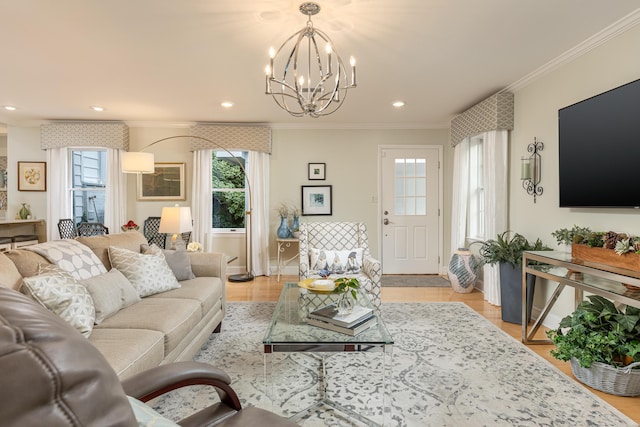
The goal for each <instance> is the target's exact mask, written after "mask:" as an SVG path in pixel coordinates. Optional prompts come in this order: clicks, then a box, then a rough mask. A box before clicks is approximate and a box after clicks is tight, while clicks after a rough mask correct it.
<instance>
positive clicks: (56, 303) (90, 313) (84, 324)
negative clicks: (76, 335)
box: [20, 264, 96, 337]
mask: <svg viewBox="0 0 640 427" xmlns="http://www.w3.org/2000/svg"><path fill="white" fill-rule="evenodd" d="M20 291H21V292H23V293H25V294H27V295H29V296H30V297H31V298H33V299H34V300H35V301H37V302H38V303H39V304H41V305H42V306H43V307H46V308H48V309H49V310H51V311H52V312H53V313H55V314H57V315H58V316H60V317H61V318H63V319H64V320H66V321H67V322H68V323H69V324H71V325H72V326H73V327H74V328H76V329H77V330H78V331H79V332H80V333H82V335H84V336H85V337H88V336H89V335H91V330H92V329H93V323H94V321H95V318H96V312H95V308H94V306H93V300H92V299H91V294H89V291H88V290H87V289H86V288H85V287H84V286H82V285H81V284H80V283H78V282H77V281H76V279H74V278H73V276H71V275H70V274H69V273H67V272H66V271H64V270H62V269H60V268H59V267H57V266H55V265H52V264H44V268H43V271H42V274H39V275H37V276H31V277H25V278H24V280H23V284H22V287H21V288H20Z"/></svg>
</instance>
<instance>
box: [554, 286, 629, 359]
mask: <svg viewBox="0 0 640 427" xmlns="http://www.w3.org/2000/svg"><path fill="white" fill-rule="evenodd" d="M587 298H588V299H589V300H588V301H583V302H581V303H580V304H579V305H578V307H577V308H576V310H575V311H574V312H573V313H572V314H571V315H569V316H567V317H565V318H563V319H562V320H561V321H560V325H559V327H558V329H553V330H550V331H547V336H548V337H549V338H550V339H551V340H553V343H554V344H555V346H556V348H555V350H551V355H552V356H553V357H555V358H556V359H559V360H564V361H568V360H571V359H572V358H574V359H576V360H577V361H578V362H579V363H580V366H582V367H584V368H589V367H590V366H591V364H592V363H594V362H600V363H604V364H607V365H612V366H614V367H623V366H626V365H629V364H630V363H633V362H640V309H638V308H635V307H631V306H627V307H626V309H625V310H624V311H621V310H619V309H618V308H617V307H616V306H615V305H614V304H613V303H612V302H611V301H609V300H608V299H606V298H603V297H601V296H598V295H590V296H588V297H587Z"/></svg>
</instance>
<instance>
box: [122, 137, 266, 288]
mask: <svg viewBox="0 0 640 427" xmlns="http://www.w3.org/2000/svg"><path fill="white" fill-rule="evenodd" d="M176 138H194V139H200V140H202V141H206V142H208V143H210V144H212V145H214V146H216V147H217V148H218V149H220V150H222V151H224V152H225V153H227V154H229V155H230V156H231V157H232V158H233V160H234V161H235V163H237V164H238V166H240V169H241V170H242V174H243V175H244V178H245V182H246V183H247V191H248V192H249V200H248V203H247V205H248V209H246V212H245V214H246V220H245V230H246V232H245V234H244V243H245V249H246V251H247V271H246V272H245V273H241V274H232V275H230V276H229V277H228V278H227V279H228V280H229V281H230V282H250V281H251V280H253V279H254V276H253V257H252V256H251V247H250V243H251V237H252V228H253V221H251V212H252V211H253V209H252V206H253V204H252V203H253V202H252V196H251V184H249V178H248V177H247V171H246V170H245V168H244V166H243V165H242V162H240V160H239V159H238V158H237V157H236V156H234V155H233V153H231V151H229V150H227V149H226V148H224V147H222V146H221V145H219V144H217V143H215V142H214V141H212V140H210V139H207V138H203V137H201V136H193V135H174V136H168V137H166V138H162V139H159V140H157V141H154V142H152V143H151V144H147V145H145V146H144V147H142V149H141V151H126V152H124V153H123V154H122V172H123V173H153V172H154V171H155V165H154V163H155V158H154V155H153V153H145V152H144V150H146V149H147V148H149V147H151V146H153V145H156V144H159V143H161V142H163V141H167V140H169V139H176Z"/></svg>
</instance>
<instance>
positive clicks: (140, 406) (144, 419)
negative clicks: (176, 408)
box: [127, 396, 180, 427]
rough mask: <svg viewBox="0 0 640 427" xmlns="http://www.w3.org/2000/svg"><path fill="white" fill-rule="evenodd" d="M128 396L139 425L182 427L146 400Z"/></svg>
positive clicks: (147, 426) (148, 426)
mask: <svg viewBox="0 0 640 427" xmlns="http://www.w3.org/2000/svg"><path fill="white" fill-rule="evenodd" d="M127 397H128V398H129V404H130V405H131V409H133V414H134V415H135V417H136V421H138V427H151V426H153V427H180V426H179V425H178V424H176V423H174V422H173V421H171V420H168V419H166V418H164V417H163V416H162V415H160V414H159V413H157V412H156V411H154V410H153V409H152V408H151V407H149V405H146V404H145V403H144V402H141V401H139V400H138V399H136V398H134V397H131V396H127Z"/></svg>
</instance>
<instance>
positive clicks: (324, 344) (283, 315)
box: [263, 282, 393, 425]
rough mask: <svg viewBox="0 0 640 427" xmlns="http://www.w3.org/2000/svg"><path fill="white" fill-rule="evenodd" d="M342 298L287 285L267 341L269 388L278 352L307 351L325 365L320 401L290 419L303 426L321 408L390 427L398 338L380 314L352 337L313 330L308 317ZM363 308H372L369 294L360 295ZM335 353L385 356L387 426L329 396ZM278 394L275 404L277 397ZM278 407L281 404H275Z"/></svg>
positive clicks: (321, 370) (321, 372)
mask: <svg viewBox="0 0 640 427" xmlns="http://www.w3.org/2000/svg"><path fill="white" fill-rule="evenodd" d="M337 298H338V295H337V294H326V293H325V294H317V293H313V292H310V291H308V290H306V289H302V288H300V287H299V286H298V284H297V283H295V282H289V283H285V284H284V285H283V289H282V292H281V294H280V299H279V300H278V303H277V305H276V308H275V311H274V313H273V316H272V318H271V322H270V324H269V326H268V328H267V331H266V333H265V336H264V339H263V345H264V372H265V386H266V387H267V388H269V387H270V386H271V387H273V384H274V382H273V381H272V375H273V371H274V366H273V364H274V360H273V355H274V353H278V352H302V353H307V354H308V355H309V356H310V357H313V358H315V359H317V360H318V361H319V362H320V368H319V372H318V387H319V396H320V398H319V399H318V400H317V401H316V402H314V403H313V404H311V405H309V406H308V407H307V408H305V409H303V410H302V411H299V412H298V413H296V414H294V415H293V416H291V417H290V419H291V420H293V421H299V420H301V419H303V418H304V417H305V416H307V415H309V414H311V413H313V412H314V411H315V410H317V409H318V408H319V407H321V406H323V405H326V406H329V407H331V408H333V409H334V410H336V411H338V412H341V413H343V414H346V415H348V416H349V417H352V418H355V419H356V420H358V421H360V422H362V423H364V424H366V425H380V424H382V425H384V424H388V421H389V420H390V418H391V378H392V366H393V365H392V361H393V338H392V337H391V334H389V331H387V328H386V326H385V324H384V321H383V319H382V318H381V317H380V316H379V313H376V316H377V317H378V319H377V325H376V326H373V327H371V328H369V329H368V330H366V331H364V332H362V333H360V334H358V335H356V336H350V335H347V334H342V333H339V332H333V331H329V330H325V329H323V328H319V327H316V326H311V325H307V323H306V318H307V315H308V313H309V311H313V310H315V309H316V308H319V307H320V306H324V305H326V304H329V303H330V302H332V301H335V300H337ZM357 301H358V304H360V305H363V306H366V307H372V308H373V306H372V304H371V301H370V300H369V298H368V297H367V295H366V293H365V292H363V291H362V290H358V299H357ZM332 352H380V353H381V355H382V364H383V365H382V370H381V381H382V387H380V391H381V393H382V399H381V401H382V423H378V422H375V421H374V420H372V419H370V418H367V417H365V416H364V415H362V414H359V413H357V412H355V411H353V410H352V409H350V408H348V407H345V406H344V405H342V404H341V403H340V402H336V401H335V400H332V399H331V398H330V396H328V395H327V390H326V388H327V371H326V362H327V360H328V359H329V358H330V357H331V353H332ZM274 393H275V392H274V391H273V390H272V393H271V395H272V402H273V399H275V398H276V396H275V395H274ZM274 406H275V402H274Z"/></svg>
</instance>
